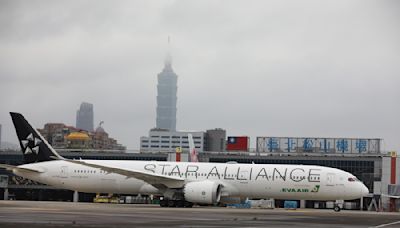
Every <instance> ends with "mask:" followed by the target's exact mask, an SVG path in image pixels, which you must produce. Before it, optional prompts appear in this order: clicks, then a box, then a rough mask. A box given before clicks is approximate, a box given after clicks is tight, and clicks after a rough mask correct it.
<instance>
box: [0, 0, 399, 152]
mask: <svg viewBox="0 0 400 228" xmlns="http://www.w3.org/2000/svg"><path fill="white" fill-rule="evenodd" d="M399 10H400V2H399V1H348V0H346V1H317V0H315V1H251V2H249V1H151V0H150V1H77V2H71V1H15V0H8V1H7V0H3V1H0V28H1V29H0V110H1V112H0V124H2V126H3V135H2V138H3V141H9V142H14V143H16V142H17V138H16V134H15V131H14V129H13V126H12V122H11V118H10V116H9V114H8V113H9V112H10V111H15V112H21V113H23V114H24V115H25V116H26V118H27V119H28V120H29V121H30V122H31V123H32V124H33V125H35V127H37V128H42V127H43V125H44V124H45V123H48V122H62V123H65V124H67V125H74V124H75V114H76V110H77V109H78V108H79V105H80V103H81V102H84V101H86V102H89V103H92V104H93V106H94V114H95V125H97V123H99V122H100V121H101V120H103V121H104V129H105V130H106V131H107V132H108V133H109V134H110V136H111V137H113V138H115V139H117V140H118V142H119V143H122V144H123V145H126V146H127V147H128V148H129V149H138V148H139V144H140V141H139V140H140V139H139V138H140V136H145V135H148V131H149V129H150V128H152V127H154V126H155V125H156V95H157V74H158V73H160V72H161V70H162V68H163V65H164V58H165V55H166V52H167V38H168V36H170V37H171V52H172V58H173V63H172V67H173V69H174V71H175V73H176V74H177V75H179V77H178V102H177V108H178V110H177V129H182V130H206V129H211V128H217V127H220V128H224V129H226V130H227V135H248V136H250V137H251V145H252V147H254V145H255V140H256V136H298V137H303V136H304V137H308V136H309V137H363V138H383V139H384V140H385V141H384V143H385V144H384V149H385V150H397V151H400V134H399V130H400V106H399V104H400V90H399V86H400V42H399V40H400V31H399V28H400V13H399V12H400V11H399Z"/></svg>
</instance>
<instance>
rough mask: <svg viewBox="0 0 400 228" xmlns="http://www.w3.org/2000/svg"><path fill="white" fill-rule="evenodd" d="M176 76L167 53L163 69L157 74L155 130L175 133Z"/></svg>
mask: <svg viewBox="0 0 400 228" xmlns="http://www.w3.org/2000/svg"><path fill="white" fill-rule="evenodd" d="M177 82H178V75H176V74H175V72H174V71H173V70H172V58H171V55H170V54H169V53H168V55H167V57H166V58H165V63H164V69H163V70H162V72H161V73H159V74H158V85H157V123H156V128H162V129H167V130H170V131H176V101H177V96H176V93H177V90H178V86H177Z"/></svg>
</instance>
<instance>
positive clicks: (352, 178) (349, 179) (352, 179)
mask: <svg viewBox="0 0 400 228" xmlns="http://www.w3.org/2000/svg"><path fill="white" fill-rule="evenodd" d="M347 180H348V181H349V182H355V181H360V180H358V179H357V177H349V178H348V179H347Z"/></svg>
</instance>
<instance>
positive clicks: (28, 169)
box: [0, 164, 43, 173]
mask: <svg viewBox="0 0 400 228" xmlns="http://www.w3.org/2000/svg"><path fill="white" fill-rule="evenodd" d="M0 168H3V169H7V170H10V171H13V170H18V171H25V172H35V173H43V171H42V170H37V169H30V168H25V167H20V166H14V165H7V164H0Z"/></svg>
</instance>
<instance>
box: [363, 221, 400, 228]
mask: <svg viewBox="0 0 400 228" xmlns="http://www.w3.org/2000/svg"><path fill="white" fill-rule="evenodd" d="M396 224H400V221H397V222H391V223H386V224H381V225H378V226H370V227H369V228H381V227H385V226H391V225H396Z"/></svg>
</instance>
